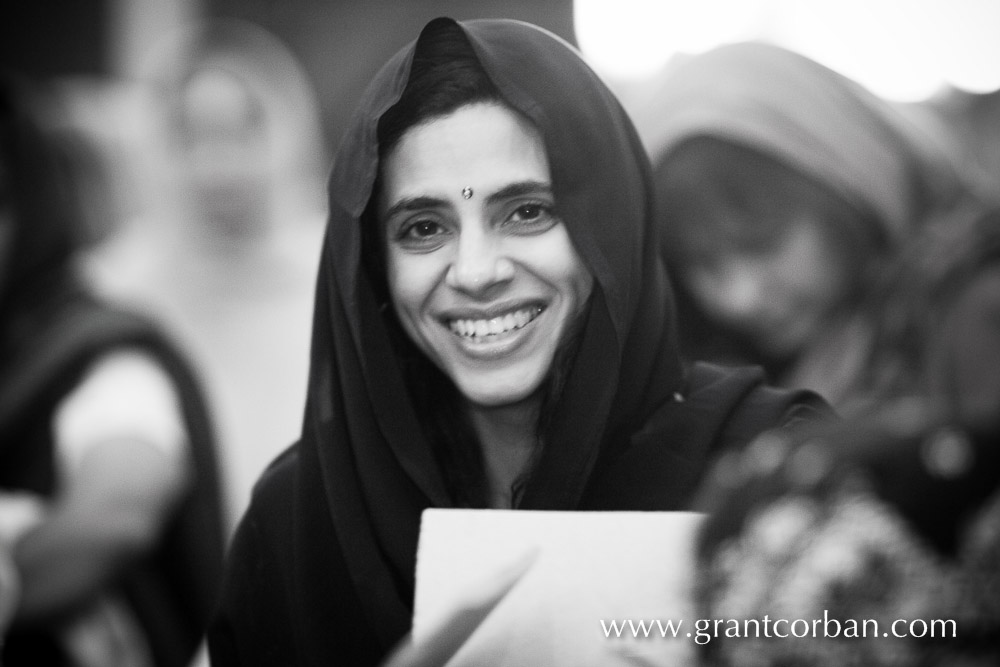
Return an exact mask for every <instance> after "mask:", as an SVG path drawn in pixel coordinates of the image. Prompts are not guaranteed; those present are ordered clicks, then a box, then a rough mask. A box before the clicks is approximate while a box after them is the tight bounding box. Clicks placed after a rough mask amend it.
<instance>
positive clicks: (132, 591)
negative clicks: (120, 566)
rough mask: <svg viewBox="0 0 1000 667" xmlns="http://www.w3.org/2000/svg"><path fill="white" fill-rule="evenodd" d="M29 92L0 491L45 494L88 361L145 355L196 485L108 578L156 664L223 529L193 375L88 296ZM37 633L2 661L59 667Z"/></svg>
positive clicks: (206, 593) (13, 107) (175, 656)
mask: <svg viewBox="0 0 1000 667" xmlns="http://www.w3.org/2000/svg"><path fill="white" fill-rule="evenodd" d="M27 92H28V91H27V89H22V88H20V87H17V86H15V84H13V83H12V82H11V81H6V80H5V81H4V88H3V91H2V99H0V111H2V114H3V116H2V118H3V123H2V128H0V129H2V132H3V136H2V144H3V150H4V153H3V159H4V160H5V161H6V163H5V166H6V168H7V173H6V175H5V176H6V182H5V184H4V185H5V186H6V187H8V188H9V190H8V192H7V193H6V195H7V196H9V197H10V200H9V203H10V204H11V207H12V211H13V213H14V221H15V232H14V239H13V248H12V249H10V250H11V252H10V255H9V256H8V257H7V258H5V260H4V261H3V262H2V263H0V269H2V270H3V276H2V278H3V280H2V282H0V489H4V490H27V491H32V492H35V493H39V494H42V495H45V496H51V495H53V494H55V493H56V492H57V491H58V489H57V488H56V474H55V473H56V471H55V458H54V443H53V442H52V437H51V432H52V416H53V413H54V411H55V409H56V407H57V406H58V405H59V404H60V402H61V401H62V399H63V398H65V396H66V395H67V394H68V393H69V392H70V391H72V390H73V388H74V387H75V386H76V385H77V384H78V383H79V381H80V380H81V378H82V377H83V375H84V374H85V373H86V371H87V369H88V368H89V367H90V365H91V364H92V363H93V362H94V361H96V360H97V359H99V358H100V357H101V356H102V355H104V354H106V353H109V352H114V351H117V350H122V349H129V350H133V349H135V350H140V351H142V352H145V353H147V354H149V355H151V356H152V357H154V358H155V359H156V360H157V361H158V362H159V363H160V364H161V365H162V367H163V368H164V369H165V371H166V372H167V373H168V374H169V376H170V377H171V379H172V380H173V383H174V387H175V389H176V390H177V392H178V396H179V398H180V401H181V406H182V411H183V416H184V421H185V427H186V429H187V433H188V436H189V439H190V451H191V457H192V461H193V465H194V470H195V474H196V482H195V484H194V485H193V487H192V489H191V491H190V492H189V494H188V495H187V496H186V497H185V498H184V499H183V500H182V501H181V504H180V506H179V507H178V509H177V510H176V511H175V513H174V515H173V517H172V519H171V520H170V523H169V524H168V525H167V526H166V528H165V530H164V534H163V536H162V538H161V541H160V543H159V545H158V547H157V548H156V549H155V550H154V551H153V552H152V553H150V554H148V555H147V556H146V557H144V558H143V559H141V560H140V561H139V562H136V563H133V564H132V565H131V566H130V567H129V568H128V569H127V571H126V572H124V573H123V575H122V577H121V580H120V581H117V582H115V585H116V586H118V587H119V588H118V590H120V591H121V592H122V593H123V594H124V595H125V596H126V599H127V600H128V602H129V604H130V605H131V608H132V610H133V611H134V612H135V614H136V615H137V617H138V619H139V621H140V623H141V624H142V625H143V627H144V629H145V630H146V632H147V635H146V639H147V640H148V641H149V643H150V645H151V648H152V652H153V656H154V659H155V660H156V664H157V665H161V666H164V667H167V666H176V667H183V666H185V665H187V664H189V662H190V661H191V659H192V657H193V656H194V654H195V651H196V650H197V648H198V645H199V643H200V641H201V639H202V636H203V634H204V630H205V627H206V625H207V620H208V617H209V613H210V610H211V608H212V605H213V603H214V600H215V595H216V591H217V588H218V585H219V580H220V578H221V576H220V575H221V570H222V550H223V541H224V536H225V532H224V528H223V524H222V508H221V495H220V489H219V479H218V469H217V463H216V452H215V441H214V434H213V431H212V427H211V423H210V419H209V414H208V410H207V404H206V402H205V400H204V397H203V394H202V391H201V388H200V386H199V382H198V380H197V378H196V376H195V374H194V372H193V370H192V369H191V368H190V366H189V364H188V363H187V361H186V360H185V359H184V357H183V355H182V354H181V353H180V352H179V351H178V349H177V348H176V347H175V346H174V344H173V343H172V342H171V341H170V340H169V339H167V338H166V337H165V336H164V335H163V334H162V333H161V331H160V330H159V329H158V327H157V326H155V324H154V323H153V322H151V321H149V320H148V319H147V318H145V317H141V316H139V315H137V314H133V313H129V312H125V311H122V310H118V309H114V308H111V307H109V306H108V305H106V304H103V303H101V302H100V301H98V300H96V299H95V298H94V297H93V296H91V295H90V294H88V292H87V291H86V289H85V288H84V287H83V286H82V284H81V283H80V281H79V280H78V278H77V276H76V274H75V273H74V271H73V269H72V261H71V259H72V256H73V253H74V252H75V251H76V249H77V247H78V243H79V240H80V237H79V235H78V234H79V227H78V225H77V222H78V220H79V216H78V215H77V214H76V212H75V211H74V208H73V207H74V206H75V205H78V203H79V202H78V201H76V200H75V199H74V197H73V191H72V184H73V179H72V173H70V172H71V169H70V165H69V164H68V163H67V161H66V160H67V158H69V157H70V156H68V155H66V154H65V153H64V150H63V149H65V148H66V146H64V145H62V144H59V143H55V142H54V141H53V139H52V138H51V137H50V136H47V135H46V134H45V133H44V132H43V130H42V129H41V126H40V125H39V124H38V123H37V119H36V118H34V117H33V116H32V115H31V113H32V107H31V106H30V102H29V100H30V98H28V97H25V95H26V94H27ZM53 650H54V644H53V643H52V640H51V639H50V638H49V637H47V636H46V635H45V634H44V632H32V633H31V634H28V632H27V630H24V631H22V630H21V629H14V630H13V631H12V633H11V634H9V635H8V636H7V638H6V642H5V646H4V652H3V656H2V662H3V664H4V665H7V667H16V666H17V665H21V664H32V665H35V664H53V665H54V664H58V663H57V662H55V661H56V660H58V658H57V657H56V655H57V654H56V653H51V651H53Z"/></svg>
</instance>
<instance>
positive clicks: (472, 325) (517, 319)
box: [446, 305, 545, 343]
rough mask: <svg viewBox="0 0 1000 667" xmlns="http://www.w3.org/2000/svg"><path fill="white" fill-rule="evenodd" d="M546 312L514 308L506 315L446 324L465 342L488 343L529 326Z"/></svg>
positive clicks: (535, 307)
mask: <svg viewBox="0 0 1000 667" xmlns="http://www.w3.org/2000/svg"><path fill="white" fill-rule="evenodd" d="M544 310H545V308H544V306H540V305H531V306H526V307H521V308H513V309H511V310H508V311H507V312H505V313H497V314H496V315H493V316H491V317H488V318H487V317H481V318H471V317H463V318H454V319H447V320H446V324H447V326H448V329H449V330H450V331H451V332H452V333H453V334H455V335H456V336H458V337H460V338H462V339H463V340H467V341H470V342H482V343H488V342H491V341H493V340H497V339H499V338H500V337H502V336H503V335H504V334H507V333H510V332H512V331H517V330H518V329H521V328H523V327H525V326H527V325H528V324H530V323H531V322H532V321H534V319H535V318H536V317H538V316H539V315H540V314H541V313H542V311H544Z"/></svg>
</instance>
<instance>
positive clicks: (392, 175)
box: [380, 103, 551, 207]
mask: <svg viewBox="0 0 1000 667" xmlns="http://www.w3.org/2000/svg"><path fill="white" fill-rule="evenodd" d="M380 172H381V180H382V189H381V195H382V199H383V201H382V202H381V203H382V204H383V206H389V207H391V206H393V205H394V201H395V200H398V199H403V198H410V197H421V196H424V197H425V196H433V197H439V198H443V199H446V200H451V199H454V198H459V199H469V198H470V197H466V196H463V193H465V194H469V195H471V197H472V198H477V199H479V198H483V197H488V196H489V195H490V194H491V193H494V192H497V191H499V190H501V189H503V188H506V187H508V186H510V185H511V184H512V183H522V182H531V183H537V184H549V183H550V180H551V177H550V173H549V164H548V157H547V154H546V150H545V146H544V144H543V143H542V139H541V136H540V134H539V133H538V131H537V130H536V129H535V128H534V126H532V125H531V124H530V123H529V122H528V121H526V120H525V119H524V118H523V117H521V116H520V115H519V114H517V113H515V112H513V111H511V110H509V109H507V108H506V107H504V106H502V105H499V104H492V103H490V104H483V103H477V104H473V105H466V106H463V107H460V108H459V109H458V110H456V111H455V112H452V113H450V114H448V115H446V116H443V117H439V118H435V119H432V120H429V121H426V122H424V123H421V124H420V125H417V126H414V127H412V128H410V129H409V130H407V131H406V133H404V135H403V136H402V138H401V139H400V141H399V142H398V144H397V145H396V146H395V147H394V148H393V149H392V151H390V152H389V154H388V155H387V156H386V158H385V159H384V160H383V161H382V164H381V165H380Z"/></svg>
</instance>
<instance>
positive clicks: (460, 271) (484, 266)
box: [445, 230, 514, 294]
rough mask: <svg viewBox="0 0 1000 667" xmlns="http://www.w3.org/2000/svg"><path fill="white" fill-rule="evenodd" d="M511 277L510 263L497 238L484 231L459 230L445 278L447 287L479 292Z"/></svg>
mask: <svg viewBox="0 0 1000 667" xmlns="http://www.w3.org/2000/svg"><path fill="white" fill-rule="evenodd" d="M513 277H514V263H513V261H512V260H511V258H510V257H508V256H507V254H506V253H505V252H504V244H503V240H502V239H501V238H497V237H496V236H495V235H493V234H490V233H489V232H488V231H487V232H483V231H481V230H474V231H473V230H469V231H466V230H463V232H462V234H461V235H460V236H459V241H458V247H457V249H456V251H455V255H454V257H453V258H452V262H451V266H450V267H448V273H447V276H446V278H445V280H446V282H447V284H448V286H449V287H451V288H453V289H456V290H460V291H462V292H466V293H469V294H480V293H482V292H485V291H487V290H489V289H490V288H491V287H495V286H496V285H499V284H503V283H506V282H508V281H510V280H511V279H512V278H513Z"/></svg>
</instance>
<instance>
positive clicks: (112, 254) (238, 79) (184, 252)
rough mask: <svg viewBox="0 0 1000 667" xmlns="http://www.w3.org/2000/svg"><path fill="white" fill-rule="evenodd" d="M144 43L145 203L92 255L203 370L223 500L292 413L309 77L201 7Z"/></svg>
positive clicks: (317, 141)
mask: <svg viewBox="0 0 1000 667" xmlns="http://www.w3.org/2000/svg"><path fill="white" fill-rule="evenodd" d="M164 41H165V42H166V44H165V46H163V47H162V48H158V49H153V50H152V55H151V56H150V58H151V62H152V64H151V65H150V68H151V71H150V73H149V75H148V76H149V85H150V86H151V89H150V98H149V100H148V102H149V107H148V108H147V111H148V119H147V123H148V125H149V127H150V132H151V135H150V137H149V141H148V146H149V149H148V150H147V152H146V154H145V155H144V156H143V157H144V158H145V160H146V161H145V162H140V163H139V166H140V167H144V168H145V169H147V170H149V171H150V175H151V178H150V181H149V183H148V186H149V187H148V193H147V194H148V200H149V204H148V206H147V207H146V209H145V210H144V211H143V212H142V214H141V215H139V216H137V217H135V218H133V219H130V220H127V221H126V222H125V224H124V225H123V229H122V231H121V233H120V234H119V235H118V236H117V237H116V238H113V239H111V240H110V241H109V242H108V243H106V244H104V245H103V246H101V247H100V248H99V249H98V250H97V251H96V252H95V253H93V255H92V256H91V262H90V264H89V266H90V268H91V271H92V275H93V276H94V277H95V280H96V281H97V283H98V284H99V285H100V286H101V288H102V289H103V290H105V291H106V292H107V293H108V294H111V295H114V296H115V297H116V298H120V299H124V300H127V301H128V302H129V303H135V304H140V305H143V306H145V307H148V308H153V309H155V311H156V312H157V313H159V314H161V316H162V319H163V321H164V322H165V324H166V325H167V326H169V327H170V330H171V331H172V332H173V333H175V334H176V335H177V336H178V337H180V339H181V340H183V341H184V343H185V345H186V347H187V348H188V349H190V350H191V353H192V354H193V355H194V358H195V359H197V361H198V363H199V368H202V369H203V370H204V374H205V378H206V382H207V389H208V392H209V396H210V397H211V399H212V405H213V406H215V407H216V409H217V415H218V423H219V428H220V438H221V445H222V459H223V463H224V469H225V473H226V478H227V482H228V483H227V492H228V493H227V516H228V517H229V519H230V520H231V521H235V517H236V516H238V514H239V512H240V511H241V510H242V508H243V507H244V506H245V504H246V501H247V498H248V497H249V492H250V485H251V483H252V480H253V479H254V478H255V477H256V476H257V475H258V474H259V473H260V470H261V469H262V468H263V467H264V465H265V464H266V463H267V461H269V460H270V459H271V458H272V457H273V456H274V455H275V454H276V453H277V450H276V447H277V444H276V443H280V442H282V441H289V440H291V439H292V438H293V437H294V434H295V432H296V430H297V429H298V428H299V426H300V425H301V406H302V401H303V400H304V396H305V386H306V373H307V363H308V344H309V333H308V332H309V315H310V310H311V305H312V290H313V287H314V284H315V276H316V257H317V252H318V248H319V244H320V237H321V235H322V231H323V227H322V222H323V211H324V208H325V202H324V199H323V178H324V171H325V169H326V168H327V164H326V151H325V147H324V146H323V144H322V134H321V132H320V125H319V118H318V106H317V102H316V100H315V96H314V93H313V91H312V86H311V83H310V82H309V81H308V79H306V77H305V75H304V74H303V72H302V69H301V67H300V66H299V63H298V62H297V61H296V60H295V59H294V58H293V56H292V54H291V53H290V52H289V51H288V49H287V48H286V47H285V46H284V45H283V44H282V43H281V42H279V41H278V40H277V39H275V38H274V37H273V36H272V35H271V34H270V33H268V32H266V31H265V30H263V29H261V28H259V27H257V26H254V25H252V24H250V23H245V22H239V21H222V20H219V21H211V22H205V23H199V24H196V25H194V26H193V27H190V28H188V29H186V30H184V31H182V32H181V33H180V34H179V35H173V36H170V37H169V38H167V39H165V40H164Z"/></svg>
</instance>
